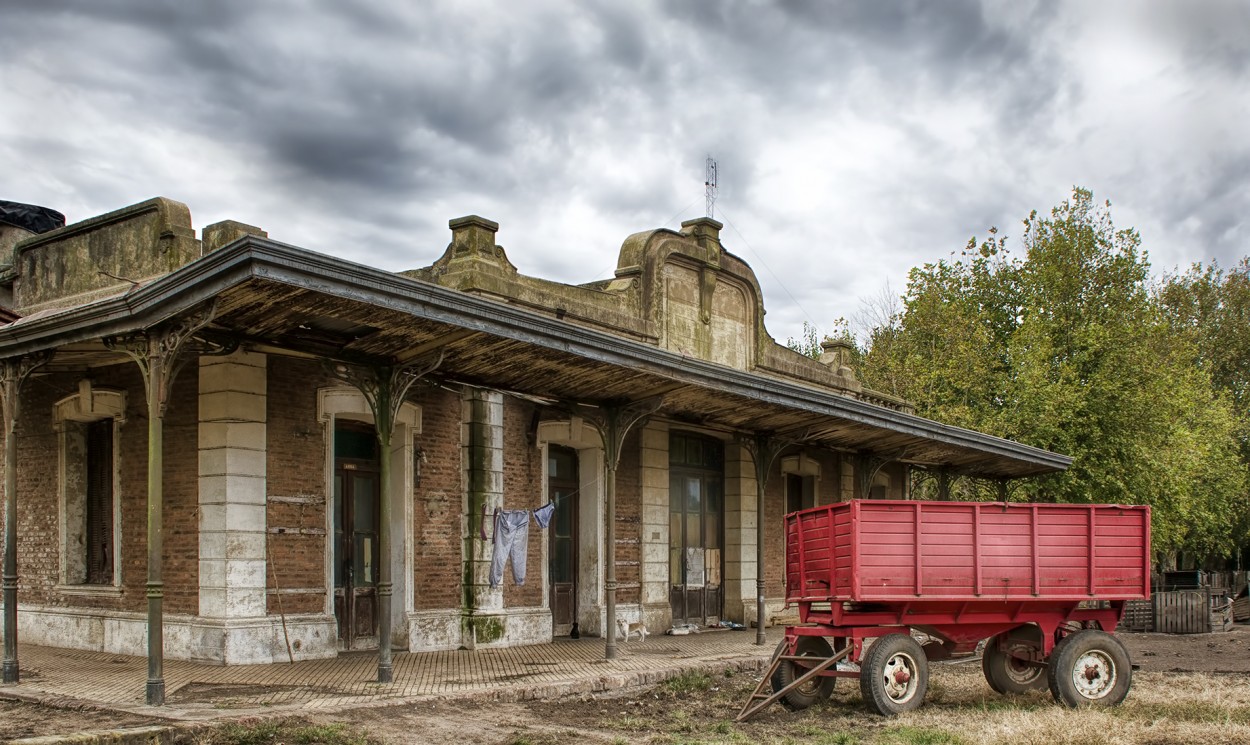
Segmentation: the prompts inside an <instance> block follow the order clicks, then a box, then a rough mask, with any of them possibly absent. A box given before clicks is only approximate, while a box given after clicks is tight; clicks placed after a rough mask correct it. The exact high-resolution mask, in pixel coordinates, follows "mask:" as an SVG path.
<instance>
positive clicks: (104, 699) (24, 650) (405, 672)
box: [0, 629, 781, 720]
mask: <svg viewBox="0 0 1250 745" xmlns="http://www.w3.org/2000/svg"><path fill="white" fill-rule="evenodd" d="M768 638H769V643H768V644H767V645H765V646H757V645H756V644H755V632H754V630H750V629H748V630H744V631H708V632H704V633H700V634H692V635H689V636H663V635H652V636H649V637H648V638H647V639H646V641H638V640H637V639H635V640H632V641H630V642H629V643H621V644H619V646H618V649H619V654H618V657H617V659H615V660H605V659H604V642H603V640H602V639H580V640H576V641H573V640H557V641H555V642H553V643H551V644H540V645H534V646H526V647H510V648H507V649H490V650H476V651H469V650H458V651H447V652H423V653H397V654H396V655H395V657H394V671H395V674H394V682H393V683H391V684H389V685H381V684H378V683H376V682H374V681H375V680H376V675H377V657H376V655H373V654H364V653H353V654H348V655H343V656H340V657H338V658H335V659H326V660H309V661H301V662H295V663H293V664H291V663H286V664H273V665H236V666H230V667H223V666H214V665H202V664H196V663H191V662H183V661H178V660H166V661H165V670H164V674H165V688H166V706H164V707H159V708H157V707H148V706H146V705H144V702H143V698H144V689H145V686H146V681H147V659H146V658H144V657H130V656H125V655H116V654H106V653H100V652H79V651H73V650H65V649H57V648H52V647H38V646H31V645H20V646H19V650H18V660H19V662H20V665H21V672H22V676H21V677H22V680H21V682H20V683H19V684H17V685H9V686H0V696H12V697H18V698H23V699H27V700H38V701H44V702H48V703H58V704H61V705H65V704H83V703H86V704H94V705H98V706H102V707H105V708H111V709H120V710H125V711H132V712H137V713H138V712H141V713H144V714H148V715H156V716H164V717H169V718H173V719H185V720H204V719H213V718H217V717H222V716H237V715H239V714H241V713H245V712H247V711H250V710H258V711H266V712H273V711H279V710H293V711H298V710H318V711H332V710H334V709H339V708H353V707H360V706H378V705H391V704H398V703H403V702H404V701H406V700H419V699H423V698H429V697H438V698H462V697H465V698H489V699H502V700H523V699H532V698H551V697H557V696H560V695H567V694H575V693H590V692H595V691H602V690H610V689H615V688H622V687H628V686H632V685H642V684H647V683H655V682H659V681H661V680H664V679H666V678H669V677H672V676H674V675H677V674H680V673H681V672H683V671H685V670H691V669H702V670H718V669H725V668H734V669H736V670H756V669H759V668H761V667H762V666H763V665H764V664H766V663H767V661H768V659H769V656H770V655H771V654H772V650H773V647H774V646H775V645H776V643H777V642H778V641H779V640H780V638H781V629H769V630H768Z"/></svg>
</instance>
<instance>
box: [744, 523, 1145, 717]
mask: <svg viewBox="0 0 1250 745" xmlns="http://www.w3.org/2000/svg"><path fill="white" fill-rule="evenodd" d="M785 520H786V602H787V604H791V605H797V606H798V611H799V619H800V621H801V624H802V625H799V626H789V627H787V628H786V637H785V640H784V641H783V642H782V643H781V644H780V645H779V646H778V649H777V652H776V653H775V654H774V655H773V661H772V664H771V666H770V669H769V671H768V674H767V675H765V677H764V680H763V681H761V683H760V686H759V687H758V688H757V689H756V691H755V693H754V694H752V696H751V698H750V699H749V700H748V701H747V703H746V705H745V706H744V707H743V710H742V712H741V713H740V714H739V716H738V720H739V721H742V720H744V719H746V718H747V717H749V716H751V715H752V714H754V713H755V712H757V711H759V710H760V709H762V708H764V707H765V706H767V705H769V704H771V703H772V702H774V701H777V700H782V701H784V702H786V703H787V704H789V705H790V706H791V707H794V708H805V707H807V706H810V705H812V704H813V703H815V702H816V701H818V700H820V699H821V698H825V697H828V696H829V695H830V694H831V693H832V692H833V687H834V683H835V682H836V681H837V678H859V684H860V690H861V691H862V693H863V697H864V701H865V702H866V703H868V704H869V705H870V706H872V707H873V708H875V709H876V710H877V711H878V712H880V713H882V714H887V715H890V714H898V713H900V712H904V711H909V710H911V709H914V708H916V707H918V706H920V704H921V703H922V702H923V700H924V695H925V691H926V690H927V688H928V677H929V670H928V661H929V660H930V659H944V658H947V657H950V656H951V655H953V654H959V653H968V652H972V651H974V650H975V649H976V647H977V645H978V644H979V642H980V641H981V640H983V639H988V641H987V643H986V645H985V651H984V655H983V656H982V669H983V670H984V672H985V678H986V680H987V681H988V682H989V684H990V686H991V687H992V688H993V689H994V690H995V691H998V692H999V693H1009V692H1023V691H1027V690H1031V689H1041V688H1045V687H1049V688H1050V691H1051V694H1052V695H1054V697H1055V699H1056V700H1057V701H1060V702H1062V703H1064V704H1066V705H1068V706H1078V705H1082V704H1093V705H1114V704H1118V703H1120V702H1121V701H1123V700H1124V697H1125V696H1126V695H1127V694H1128V690H1129V686H1130V685H1131V681H1132V666H1131V664H1130V661H1129V655H1128V651H1127V650H1126V649H1125V648H1124V645H1123V644H1122V643H1120V641H1119V640H1118V639H1116V638H1115V637H1114V636H1113V635H1112V634H1111V632H1112V631H1113V630H1114V629H1115V627H1116V625H1117V624H1118V623H1119V621H1120V619H1121V617H1122V616H1123V614H1124V607H1125V603H1126V602H1127V601H1129V600H1138V599H1144V598H1148V597H1149V596H1150V508H1149V507H1136V506H1121V505H1076V504H1005V503H1001V502H995V503H978V502H900V501H876V500H872V501H864V500H854V501H851V502H842V503H838V504H832V505H826V506H822V507H816V508H814V509H809V510H803V511H801V512H794V513H791V514H789V515H786V518H785ZM913 631H917V632H921V633H922V634H924V635H927V636H928V637H929V638H930V639H932V641H931V642H929V643H927V644H925V645H924V646H923V647H922V646H921V645H920V644H919V643H918V642H917V641H916V640H915V639H914V637H913V635H912V633H911V632H913ZM868 640H875V641H873V642H872V643H871V644H866V643H865V642H867V641H868ZM769 685H771V687H772V691H771V692H766V691H765V689H766V687H768V686H769Z"/></svg>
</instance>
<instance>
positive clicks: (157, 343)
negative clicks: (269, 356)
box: [104, 303, 235, 706]
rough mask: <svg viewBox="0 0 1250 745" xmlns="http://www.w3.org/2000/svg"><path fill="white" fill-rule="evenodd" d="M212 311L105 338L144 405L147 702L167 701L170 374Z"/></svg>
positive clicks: (174, 373)
mask: <svg viewBox="0 0 1250 745" xmlns="http://www.w3.org/2000/svg"><path fill="white" fill-rule="evenodd" d="M212 317H213V305H212V304H211V303H210V304H208V305H204V306H200V307H199V308H197V309H196V310H194V311H192V312H190V313H188V314H187V315H185V316H183V317H181V318H177V319H174V320H172V321H169V322H167V323H164V324H162V325H160V326H157V327H154V328H151V329H148V330H147V331H145V332H144V333H143V334H141V335H135V336H130V337H126V338H117V337H110V338H107V339H105V340H104V344H105V346H107V347H109V348H110V349H119V350H121V351H123V352H125V353H126V354H128V355H130V357H131V359H133V360H134V361H135V363H136V364H138V365H139V369H140V370H141V371H142V373H143V383H144V387H145V389H146V393H147V405H148V574H147V598H148V683H147V693H146V697H145V700H146V701H147V703H148V705H149V706H163V705H164V704H165V672H164V669H165V616H164V600H165V583H164V579H163V572H162V562H163V560H164V553H163V552H164V542H165V540H164V538H165V533H164V511H165V491H164V490H165V483H164V475H165V474H164V467H165V414H166V412H167V411H168V409H169V396H170V390H171V389H172V388H173V385H174V379H175V378H177V377H178V372H179V371H180V370H181V369H182V366H183V365H184V364H186V361H187V357H185V356H180V355H179V353H180V352H181V351H182V348H183V345H184V344H185V343H186V342H187V341H188V340H189V339H190V338H191V337H192V335H193V334H195V333H196V332H197V331H199V330H200V329H202V328H204V326H206V325H207V324H208V322H209V321H210V320H212ZM234 347H235V345H233V344H230V345H225V346H218V347H215V348H214V353H223V350H229V351H233V349H234Z"/></svg>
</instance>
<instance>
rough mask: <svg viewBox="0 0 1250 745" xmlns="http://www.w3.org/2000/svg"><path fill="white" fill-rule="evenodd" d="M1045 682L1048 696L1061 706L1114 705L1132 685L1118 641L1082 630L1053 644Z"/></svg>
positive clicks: (1130, 668) (1125, 654) (1128, 665)
mask: <svg viewBox="0 0 1250 745" xmlns="http://www.w3.org/2000/svg"><path fill="white" fill-rule="evenodd" d="M1046 680H1047V683H1049V685H1050V694H1051V695H1052V696H1054V697H1055V700H1056V701H1058V702H1059V703H1061V704H1063V705H1064V706H1068V707H1071V708H1076V707H1078V706H1116V705H1118V704H1119V703H1120V702H1121V701H1123V700H1124V697H1125V696H1127V695H1128V691H1129V688H1131V687H1132V686H1133V665H1132V663H1131V662H1130V661H1129V656H1128V650H1127V649H1125V648H1124V645H1123V644H1121V643H1120V640H1119V639H1116V638H1115V637H1114V636H1112V635H1111V634H1108V633H1107V632H1105V631H1096V630H1094V629H1086V630H1084V631H1077V632H1076V633H1073V634H1068V635H1067V636H1065V637H1064V638H1062V639H1060V640H1059V643H1058V644H1056V645H1055V649H1054V651H1053V652H1051V654H1050V664H1049V665H1048V666H1047V668H1046Z"/></svg>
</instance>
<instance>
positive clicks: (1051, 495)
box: [861, 189, 1250, 555]
mask: <svg viewBox="0 0 1250 745" xmlns="http://www.w3.org/2000/svg"><path fill="white" fill-rule="evenodd" d="M1022 246H1023V249H1024V256H1023V257H1022V258H1018V257H1015V256H1012V255H1011V253H1010V251H1009V250H1008V248H1007V245H1006V241H1005V239H1003V238H1000V237H998V236H997V234H996V231H994V230H993V229H991V231H990V237H989V238H988V239H986V240H984V241H982V242H978V241H977V240H976V239H975V238H974V239H972V240H970V241H969V242H968V245H967V247H966V248H965V249H964V250H963V251H962V252H961V253H960V254H959V255H958V256H956V257H954V258H953V259H952V260H949V261H939V262H937V263H935V264H926V265H925V266H923V267H920V268H917V269H914V270H912V272H911V274H910V277H909V281H908V288H907V293H906V294H905V296H904V297H903V305H902V308H901V310H900V311H899V312H898V313H896V314H895V315H894V316H892V317H891V318H888V319H886V320H885V322H884V323H881V324H879V325H878V326H877V327H876V328H874V329H873V330H872V332H871V334H870V337H869V341H870V347H869V351H868V353H867V355H866V357H865V360H864V364H863V366H862V368H861V376H862V378H863V379H864V382H865V383H866V384H867V385H869V386H872V387H874V388H878V389H881V390H886V391H888V392H890V393H893V394H895V395H899V396H902V397H904V398H907V399H909V400H911V401H912V402H913V403H914V404H915V405H916V406H917V410H918V413H920V414H922V415H924V416H928V417H931V418H934V419H937V420H939V421H943V422H947V423H950V424H955V425H958V426H962V427H967V428H970V429H976V430H980V431H984V432H988V433H990V434H995V435H999V436H1002V437H1007V438H1010V439H1014V440H1018V441H1021V442H1024V443H1027V444H1030V445H1034V446H1037V447H1041V448H1045V449H1048V450H1053V451H1056V452H1060V453H1065V454H1067V455H1070V456H1071V457H1072V459H1073V463H1072V467H1071V469H1070V470H1069V471H1068V472H1067V473H1064V474H1057V475H1053V476H1048V477H1044V478H1039V479H1036V480H1033V481H1032V482H1030V483H1026V484H1025V485H1024V486H1023V488H1022V489H1021V490H1020V491H1019V492H1018V493H1017V495H1016V496H1018V497H1020V498H1025V499H1031V500H1039V501H1050V500H1055V501H1063V502H1097V503H1119V504H1142V503H1145V504H1150V505H1152V506H1153V507H1154V514H1153V517H1154V545H1155V547H1156V549H1159V550H1162V551H1176V550H1185V551H1190V552H1194V553H1197V554H1200V555H1224V554H1227V553H1228V552H1230V551H1231V550H1232V548H1233V544H1234V542H1235V540H1237V539H1238V538H1239V537H1240V536H1241V535H1242V534H1241V533H1238V532H1237V531H1236V526H1237V525H1238V524H1239V523H1240V520H1241V517H1240V516H1241V515H1242V513H1243V512H1244V508H1243V506H1242V505H1244V503H1245V497H1246V483H1247V482H1246V471H1245V468H1244V465H1243V464H1242V462H1241V461H1240V459H1239V457H1238V456H1239V453H1238V449H1237V445H1238V444H1239V443H1240V442H1244V439H1242V440H1239V439H1238V435H1239V433H1244V432H1245V428H1244V427H1243V426H1242V425H1241V422H1240V421H1239V419H1238V416H1237V414H1236V412H1237V411H1244V410H1245V409H1244V407H1242V408H1240V409H1235V408H1234V406H1233V401H1234V400H1235V398H1230V395H1225V394H1224V393H1221V392H1220V391H1219V390H1218V389H1217V386H1216V385H1213V380H1212V378H1213V376H1214V375H1215V371H1216V369H1217V368H1218V369H1219V370H1221V371H1230V370H1231V371H1236V370H1237V369H1238V368H1236V364H1235V363H1234V362H1231V361H1229V360H1221V362H1220V363H1218V364H1217V363H1216V362H1215V361H1214V357H1213V356H1212V359H1211V361H1209V362H1207V363H1206V364H1200V363H1201V362H1202V361H1203V360H1204V359H1206V358H1205V357H1204V354H1203V352H1202V350H1203V348H1204V343H1205V344H1206V346H1207V347H1211V346H1213V344H1212V343H1211V342H1203V340H1202V338H1201V335H1200V334H1194V333H1177V331H1176V330H1177V328H1178V327H1179V326H1184V325H1186V324H1188V325H1189V326H1195V325H1201V321H1200V320H1197V319H1198V318H1199V317H1200V315H1201V312H1202V311H1203V309H1208V311H1207V312H1210V311H1209V308H1210V307H1211V306H1212V303H1210V302H1208V303H1206V304H1205V305H1204V304H1201V303H1199V304H1197V305H1190V306H1186V305H1184V304H1183V303H1181V302H1180V300H1179V298H1180V297H1181V296H1183V295H1184V291H1183V290H1182V289H1176V290H1175V293H1174V294H1175V295H1176V296H1177V299H1175V300H1174V301H1173V306H1175V309H1174V310H1171V311H1169V307H1171V306H1168V305H1167V303H1165V302H1161V301H1160V300H1159V299H1158V298H1157V297H1156V295H1155V294H1154V293H1152V291H1151V290H1152V288H1151V287H1150V285H1149V281H1148V280H1149V276H1150V265H1149V263H1148V261H1147V260H1146V257H1145V255H1144V254H1143V253H1142V252H1141V249H1140V238H1139V236H1138V235H1137V233H1136V232H1135V231H1133V230H1116V229H1115V227H1114V225H1113V224H1112V220H1111V214H1110V205H1109V204H1103V205H1096V204H1095V203H1094V201H1093V195H1092V194H1091V193H1090V192H1088V191H1085V190H1083V189H1076V190H1074V191H1073V194H1072V197H1071V198H1070V199H1069V200H1068V201H1066V202H1064V203H1063V204H1061V205H1059V206H1058V207H1056V208H1055V209H1054V210H1052V211H1051V213H1050V215H1049V216H1048V217H1040V216H1039V215H1038V214H1037V213H1033V214H1031V215H1030V216H1029V218H1028V219H1027V220H1025V221H1024V235H1023V239H1022ZM1186 276H1187V277H1189V278H1190V280H1191V281H1192V282H1195V283H1199V284H1201V283H1203V282H1208V283H1212V284H1214V280H1213V279H1211V278H1210V277H1208V276H1207V275H1206V274H1202V273H1200V274H1197V275H1194V274H1192V273H1191V275H1186ZM1243 276H1244V275H1243ZM1221 286H1222V285H1221ZM1248 286H1250V285H1248ZM1213 292H1214V291H1213ZM1165 297H1166V293H1165ZM1227 305H1233V303H1232V302H1231V301H1229V302H1228V303H1227ZM1244 307H1250V300H1248V301H1247V303H1246V305H1245V306H1243V308H1244ZM1226 325H1227V326H1230V327H1231V326H1232V325H1233V324H1232V323H1231V322H1230V323H1227V324H1226ZM1242 330H1243V331H1244V330H1245V329H1244V326H1243V328H1242ZM1229 333H1231V331H1230V332H1229ZM1246 348H1247V349H1250V336H1247V346H1246ZM1209 354H1211V355H1213V353H1209ZM1246 359H1248V358H1246V357H1244V356H1243V357H1242V358H1241V361H1242V362H1244V361H1245V360H1246ZM1232 376H1233V377H1235V374H1232ZM1242 379H1243V380H1244V379H1245V376H1244V375H1243V376H1242ZM970 484H971V482H968V481H967V480H961V481H959V482H957V487H958V488H962V489H964V490H965V492H964V493H963V494H960V496H964V497H967V496H971V494H970V493H969V492H968V490H969V488H970Z"/></svg>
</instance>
